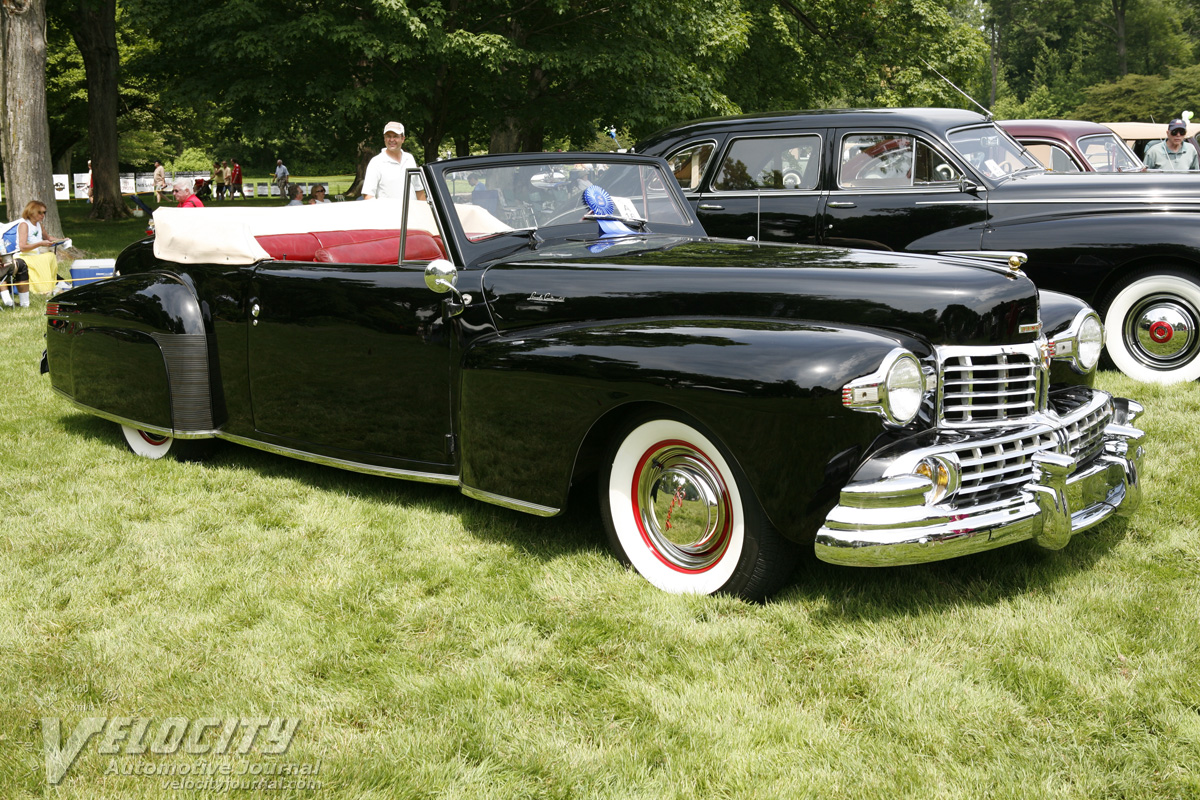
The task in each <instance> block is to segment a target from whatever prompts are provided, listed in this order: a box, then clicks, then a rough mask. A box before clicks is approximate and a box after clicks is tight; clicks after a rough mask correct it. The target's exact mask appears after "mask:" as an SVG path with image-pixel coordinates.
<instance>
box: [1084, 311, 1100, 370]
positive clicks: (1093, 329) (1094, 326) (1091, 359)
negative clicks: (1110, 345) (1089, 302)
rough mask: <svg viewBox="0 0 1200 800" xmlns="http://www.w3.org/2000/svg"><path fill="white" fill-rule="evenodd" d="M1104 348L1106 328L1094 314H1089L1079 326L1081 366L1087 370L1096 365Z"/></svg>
mask: <svg viewBox="0 0 1200 800" xmlns="http://www.w3.org/2000/svg"><path fill="white" fill-rule="evenodd" d="M1103 348H1104V328H1103V326H1101V325H1100V320H1099V319H1098V318H1097V317H1096V316H1095V315H1094V314H1089V315H1088V316H1086V317H1084V319H1083V323H1082V324H1081V325H1080V326H1079V356H1078V357H1079V366H1081V367H1083V368H1084V369H1087V370H1090V369H1092V368H1093V367H1095V366H1096V362H1098V361H1099V360H1100V351H1101V350H1102V349H1103Z"/></svg>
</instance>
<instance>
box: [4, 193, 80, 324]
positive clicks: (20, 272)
mask: <svg viewBox="0 0 1200 800" xmlns="http://www.w3.org/2000/svg"><path fill="white" fill-rule="evenodd" d="M45 216H46V204H45V203H43V202H42V201H41V200H30V201H29V202H28V203H26V204H25V210H24V211H22V212H21V218H20V219H19V220H17V221H16V222H13V223H12V224H10V225H9V226H8V227H7V228H6V229H5V231H4V233H3V234H0V239H3V242H4V247H3V250H4V252H5V253H10V254H12V256H13V257H12V259H11V262H10V261H9V258H8V257H7V256H6V257H5V259H4V263H3V264H0V282H2V281H4V280H7V278H8V276H9V275H10V274H11V275H13V276H14V280H15V282H16V286H15V287H14V288H15V289H16V292H17V300H18V301H19V302H20V304H21V308H29V267H28V265H27V264H26V263H25V261H24V260H23V259H22V258H21V255H22V254H25V253H32V252H34V251H36V250H37V249H38V248H41V247H52V246H53V245H55V244H56V243H58V242H61V241H65V240H64V239H54V238H52V237H47V236H45V235H44V234H43V233H42V220H43V219H44V218H45ZM0 303H3V304H4V305H5V306H7V307H8V308H12V307H13V297H12V295H11V294H10V293H9V291H8V286H7V285H5V286H4V288H3V290H0Z"/></svg>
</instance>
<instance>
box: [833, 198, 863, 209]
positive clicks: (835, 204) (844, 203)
mask: <svg viewBox="0 0 1200 800" xmlns="http://www.w3.org/2000/svg"><path fill="white" fill-rule="evenodd" d="M829 207H830V208H855V207H856V206H855V204H854V203H851V202H850V201H848V200H841V201H838V200H831V201H830V202H829Z"/></svg>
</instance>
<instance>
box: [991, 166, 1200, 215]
mask: <svg viewBox="0 0 1200 800" xmlns="http://www.w3.org/2000/svg"><path fill="white" fill-rule="evenodd" d="M988 199H989V200H991V201H997V200H1010V201H1011V200H1030V201H1032V200H1037V201H1040V202H1041V203H1045V202H1046V201H1047V200H1051V201H1053V202H1054V203H1064V204H1066V203H1078V202H1090V203H1098V204H1104V205H1127V204H1131V203H1132V204H1136V205H1139V206H1140V205H1159V206H1162V205H1164V204H1167V205H1171V204H1178V203H1182V204H1185V205H1197V208H1200V179H1198V176H1197V174H1196V173H1174V174H1173V173H1169V172H1119V173H1112V172H1070V173H1068V172H1036V173H1031V174H1029V175H1016V176H1013V177H1012V178H1009V179H1008V180H1006V181H1004V182H1003V183H1001V184H1000V185H998V186H997V187H996V188H994V189H992V190H991V191H990V192H989V193H988Z"/></svg>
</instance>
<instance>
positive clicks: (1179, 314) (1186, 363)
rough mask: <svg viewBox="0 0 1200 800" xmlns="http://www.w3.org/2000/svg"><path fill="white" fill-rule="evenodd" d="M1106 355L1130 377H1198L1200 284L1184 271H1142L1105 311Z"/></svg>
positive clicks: (1150, 380)
mask: <svg viewBox="0 0 1200 800" xmlns="http://www.w3.org/2000/svg"><path fill="white" fill-rule="evenodd" d="M1104 328H1105V336H1106V341H1107V349H1108V357H1109V358H1110V359H1112V362H1113V365H1114V366H1116V368H1117V369H1119V370H1121V372H1124V373H1125V374H1126V375H1128V376H1129V377H1131V378H1134V379H1135V380H1139V381H1145V382H1147V383H1181V382H1184V381H1194V380H1196V379H1197V378H1200V283H1197V280H1196V278H1195V277H1193V276H1191V275H1188V274H1187V273H1184V272H1174V271H1166V272H1153V273H1142V274H1141V275H1139V276H1135V277H1134V278H1133V279H1132V280H1130V281H1129V282H1127V283H1126V284H1125V285H1123V286H1122V287H1120V288H1119V289H1118V290H1117V291H1116V293H1115V294H1113V295H1112V299H1111V300H1110V301H1109V303H1108V309H1107V310H1106V311H1105V312H1104Z"/></svg>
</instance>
